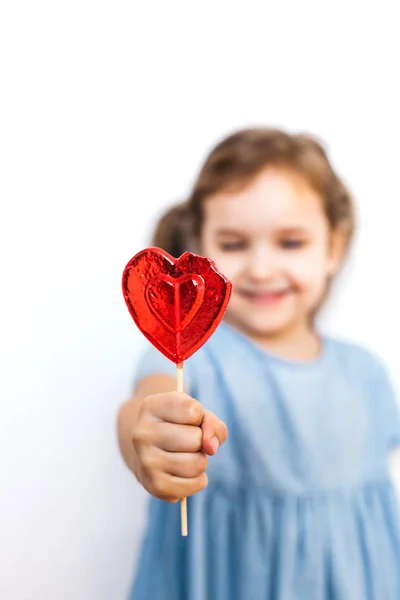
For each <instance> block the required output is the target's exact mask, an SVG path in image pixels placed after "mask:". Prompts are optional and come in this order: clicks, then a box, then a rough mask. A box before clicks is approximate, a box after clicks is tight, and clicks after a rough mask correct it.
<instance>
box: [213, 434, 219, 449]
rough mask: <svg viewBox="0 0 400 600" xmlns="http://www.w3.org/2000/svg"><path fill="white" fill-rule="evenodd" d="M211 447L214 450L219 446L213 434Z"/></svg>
mask: <svg viewBox="0 0 400 600" xmlns="http://www.w3.org/2000/svg"><path fill="white" fill-rule="evenodd" d="M211 448H212V449H213V450H214V452H216V451H217V450H218V448H219V440H218V438H216V437H215V436H214V437H212V438H211Z"/></svg>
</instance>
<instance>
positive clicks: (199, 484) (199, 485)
mask: <svg viewBox="0 0 400 600" xmlns="http://www.w3.org/2000/svg"><path fill="white" fill-rule="evenodd" d="M207 485H208V477H207V474H206V473H202V474H201V475H200V476H199V477H198V478H197V481H196V485H195V493H197V492H201V491H202V490H204V489H205V488H206V487H207Z"/></svg>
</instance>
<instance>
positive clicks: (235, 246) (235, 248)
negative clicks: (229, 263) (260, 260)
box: [219, 240, 246, 252]
mask: <svg viewBox="0 0 400 600" xmlns="http://www.w3.org/2000/svg"><path fill="white" fill-rule="evenodd" d="M219 247H220V249H221V250H222V252H239V251H240V250H244V249H245V247H246V244H245V242H242V241H241V240H232V241H227V242H220V243H219Z"/></svg>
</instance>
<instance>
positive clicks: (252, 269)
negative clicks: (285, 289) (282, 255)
mask: <svg viewBox="0 0 400 600" xmlns="http://www.w3.org/2000/svg"><path fill="white" fill-rule="evenodd" d="M275 272H276V264H275V260H274V253H273V252H271V251H270V249H269V248H267V247H266V246H259V247H256V248H254V249H253V251H252V252H250V253H249V262H248V274H249V275H250V277H251V278H252V279H253V280H255V281H266V280H268V279H270V278H271V277H273V275H274V274H275Z"/></svg>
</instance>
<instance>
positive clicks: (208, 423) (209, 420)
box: [201, 410, 228, 456]
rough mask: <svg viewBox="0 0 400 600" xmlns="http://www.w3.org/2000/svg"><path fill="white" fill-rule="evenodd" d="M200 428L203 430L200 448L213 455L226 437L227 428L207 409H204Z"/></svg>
mask: <svg viewBox="0 0 400 600" xmlns="http://www.w3.org/2000/svg"><path fill="white" fill-rule="evenodd" d="M201 429H202V432H203V439H202V449H203V450H204V452H205V453H206V454H208V455H209V456H213V454H215V453H216V451H217V450H218V448H219V447H220V446H221V445H222V444H223V443H224V442H225V440H226V438H227V437H228V429H227V427H226V425H225V423H224V422H223V421H221V419H218V417H216V416H215V415H214V413H212V412H211V411H209V410H205V411H204V416H203V422H202V424H201Z"/></svg>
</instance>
